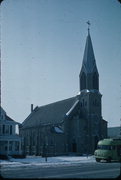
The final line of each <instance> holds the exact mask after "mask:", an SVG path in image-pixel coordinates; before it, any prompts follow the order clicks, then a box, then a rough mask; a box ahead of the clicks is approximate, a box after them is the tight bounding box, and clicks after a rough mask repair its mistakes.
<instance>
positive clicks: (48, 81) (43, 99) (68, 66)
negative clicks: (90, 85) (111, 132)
mask: <svg viewBox="0 0 121 180" xmlns="http://www.w3.org/2000/svg"><path fill="white" fill-rule="evenodd" d="M88 20H90V22H91V27H90V29H91V30H90V34H91V38H92V43H93V49H94V53H95V58H96V63H97V67H98V71H99V75H100V92H101V94H102V95H103V96H102V115H103V118H104V119H106V120H107V121H108V126H118V125H119V124H120V117H121V107H120V105H121V103H120V100H121V99H120V98H121V87H120V85H121V70H120V69H121V4H120V3H119V2H118V1H114V0H4V1H3V3H2V5H1V52H2V106H3V108H4V109H5V111H6V112H7V114H8V115H9V116H10V117H11V118H13V119H14V120H16V121H19V122H22V121H23V120H24V119H25V118H26V117H27V116H28V115H29V113H30V104H31V103H33V104H34V107H35V106H37V105H38V106H41V105H45V104H49V103H52V102H55V101H58V100H63V99H66V98H70V97H72V96H76V95H77V93H78V92H79V72H80V69H81V65H82V59H83V53H84V47H85V43H86V36H87V24H86V22H87V21H88Z"/></svg>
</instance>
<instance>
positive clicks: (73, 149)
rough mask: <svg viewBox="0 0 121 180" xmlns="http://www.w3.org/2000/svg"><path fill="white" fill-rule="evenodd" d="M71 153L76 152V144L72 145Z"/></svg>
mask: <svg viewBox="0 0 121 180" xmlns="http://www.w3.org/2000/svg"><path fill="white" fill-rule="evenodd" d="M72 152H77V145H76V143H72Z"/></svg>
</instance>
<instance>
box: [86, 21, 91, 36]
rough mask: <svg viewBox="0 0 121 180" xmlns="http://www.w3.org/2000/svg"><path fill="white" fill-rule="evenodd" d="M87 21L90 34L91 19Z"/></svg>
mask: <svg viewBox="0 0 121 180" xmlns="http://www.w3.org/2000/svg"><path fill="white" fill-rule="evenodd" d="M86 23H87V24H88V34H89V30H90V25H91V23H90V21H89V20H88V21H87V22H86Z"/></svg>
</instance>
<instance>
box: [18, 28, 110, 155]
mask: <svg viewBox="0 0 121 180" xmlns="http://www.w3.org/2000/svg"><path fill="white" fill-rule="evenodd" d="M79 86H80V91H79V93H78V94H77V95H76V96H74V97H71V98H68V99H64V100H61V101H58V102H54V103H51V104H47V105H44V106H39V107H38V106H37V107H35V108H34V109H33V105H31V113H30V114H29V116H28V117H27V118H26V119H25V120H24V121H23V123H22V124H21V127H20V135H21V136H22V137H23V139H24V143H23V147H24V151H25V153H26V154H29V155H42V156H56V155H67V154H70V153H74V154H76V155H82V154H86V153H87V154H93V153H94V150H95V148H96V146H97V142H98V140H100V139H103V138H106V137H107V121H105V120H104V119H103V118H102V105H101V98H102V94H101V93H100V91H99V73H98V69H97V65H96V60H95V55H94V51H93V46H92V41H91V36H90V31H89V29H88V35H87V39H86V45H85V50H84V56H83V61H82V67H81V71H80V74H79Z"/></svg>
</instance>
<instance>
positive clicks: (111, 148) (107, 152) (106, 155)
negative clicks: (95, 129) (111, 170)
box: [94, 138, 121, 162]
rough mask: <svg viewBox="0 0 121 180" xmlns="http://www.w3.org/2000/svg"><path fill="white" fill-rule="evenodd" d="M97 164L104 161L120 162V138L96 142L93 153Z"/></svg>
mask: <svg viewBox="0 0 121 180" xmlns="http://www.w3.org/2000/svg"><path fill="white" fill-rule="evenodd" d="M94 156H95V159H96V161H97V162H100V161H101V160H106V161H107V162H111V160H115V161H120V160H121V138H110V139H103V140H101V141H99V142H98V144H97V150H95V152H94Z"/></svg>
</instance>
